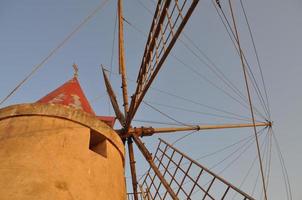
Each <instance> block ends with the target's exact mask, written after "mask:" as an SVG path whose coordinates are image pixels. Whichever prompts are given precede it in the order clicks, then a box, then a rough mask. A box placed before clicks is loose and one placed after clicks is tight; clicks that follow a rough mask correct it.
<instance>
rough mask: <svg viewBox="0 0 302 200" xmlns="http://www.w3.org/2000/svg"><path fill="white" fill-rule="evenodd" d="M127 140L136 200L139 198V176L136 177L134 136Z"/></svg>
mask: <svg viewBox="0 0 302 200" xmlns="http://www.w3.org/2000/svg"><path fill="white" fill-rule="evenodd" d="M127 141H128V153H129V162H130V169H131V179H132V188H133V196H134V200H138V194H137V178H136V169H135V159H134V152H133V141H132V138H128V140H127Z"/></svg>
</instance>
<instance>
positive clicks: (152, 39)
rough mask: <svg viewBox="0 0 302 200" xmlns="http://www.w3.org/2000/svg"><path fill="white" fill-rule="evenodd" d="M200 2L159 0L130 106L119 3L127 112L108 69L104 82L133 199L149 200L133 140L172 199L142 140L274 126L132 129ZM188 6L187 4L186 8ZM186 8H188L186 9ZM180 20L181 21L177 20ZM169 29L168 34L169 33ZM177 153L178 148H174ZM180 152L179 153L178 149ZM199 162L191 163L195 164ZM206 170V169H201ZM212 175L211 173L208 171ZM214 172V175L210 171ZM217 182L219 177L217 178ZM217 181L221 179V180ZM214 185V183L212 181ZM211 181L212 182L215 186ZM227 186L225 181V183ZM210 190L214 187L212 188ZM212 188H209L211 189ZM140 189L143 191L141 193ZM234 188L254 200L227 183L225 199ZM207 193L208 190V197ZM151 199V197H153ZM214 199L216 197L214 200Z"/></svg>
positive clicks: (170, 190)
mask: <svg viewBox="0 0 302 200" xmlns="http://www.w3.org/2000/svg"><path fill="white" fill-rule="evenodd" d="M198 2H199V0H191V1H187V0H185V1H184V2H183V4H182V5H180V4H179V1H178V0H166V1H162V0H158V3H157V6H156V11H155V13H154V18H153V21H152V25H151V28H150V32H149V36H148V40H147V43H146V47H145V52H144V55H143V58H142V63H141V67H140V70H139V74H138V77H137V86H136V90H135V93H134V94H133V95H132V96H131V102H130V106H129V102H128V88H127V77H126V64H125V52H124V33H123V32H124V30H123V21H124V18H123V1H122V0H118V22H119V23H118V27H119V29H118V30H119V34H118V35H119V43H118V44H119V45H118V46H119V73H120V75H121V80H122V92H123V107H124V113H122V112H121V110H120V108H119V105H118V103H117V99H116V96H115V93H114V91H113V89H112V86H111V84H110V81H109V79H108V77H107V75H106V72H105V69H104V68H103V76H104V80H105V85H106V88H107V92H108V96H109V97H110V101H111V104H112V106H113V109H114V111H115V114H116V117H117V119H118V120H119V122H120V124H121V125H122V128H121V129H119V130H116V131H117V132H118V133H119V134H120V136H121V138H122V140H123V141H124V143H126V141H127V145H128V153H129V161H130V170H131V178H132V188H133V193H132V194H133V198H134V200H138V199H139V194H141V195H140V196H141V198H143V199H150V196H149V194H148V191H147V192H145V191H144V189H143V188H142V186H141V185H140V186H139V185H138V181H137V176H136V166H135V156H134V151H133V141H134V143H135V144H136V145H137V147H138V149H139V150H140V151H141V153H142V154H143V156H144V158H145V159H146V161H147V162H148V163H149V165H150V168H151V169H152V170H153V171H154V172H155V175H156V176H157V177H158V178H159V180H160V183H161V184H162V185H163V186H164V187H165V189H166V191H167V193H166V194H169V195H170V197H171V198H172V199H178V196H177V193H175V191H173V189H172V188H171V184H169V183H168V181H167V180H166V179H165V177H164V174H162V173H161V171H160V170H159V168H158V166H157V165H156V164H155V163H154V159H155V157H153V156H152V154H151V153H150V152H149V151H148V149H147V148H146V146H145V145H144V144H143V142H142V141H141V139H140V137H143V136H151V135H153V134H163V133H171V132H182V131H189V130H195V131H200V130H213V129H228V128H246V127H254V128H255V127H258V126H259V127H271V126H272V123H271V122H269V121H266V122H260V123H255V121H254V120H253V123H251V124H217V125H197V126H183V127H164V128H154V127H140V128H136V127H132V126H131V122H132V120H133V118H134V116H135V113H136V111H137V110H138V108H139V106H140V104H141V102H142V101H143V98H144V96H145V95H146V93H147V92H148V90H149V88H150V86H151V84H152V82H153V81H154V79H155V78H156V76H157V74H158V73H159V71H160V69H161V67H162V66H163V64H164V62H165V60H166V58H167V57H168V55H169V53H170V51H171V50H172V48H173V46H174V44H175V43H176V41H177V39H178V37H179V35H180V33H181V32H182V30H183V28H184V27H185V25H186V23H187V22H188V20H189V18H190V17H191V15H192V13H193V11H194V9H195V7H196V6H197V4H198ZM216 3H217V4H218V6H219V8H221V5H220V2H219V1H216ZM186 4H187V5H186ZM171 5H172V6H171ZM171 7H172V10H171ZM184 8H186V9H185V10H184ZM173 12H176V13H177V14H176V17H175V16H174V17H173ZM178 20H180V21H178ZM167 30H168V31H167ZM161 142H163V143H165V144H166V145H167V146H169V147H170V148H174V147H172V146H171V145H169V144H167V143H166V142H164V141H161ZM174 150H175V149H174ZM175 151H178V150H175ZM193 162H194V163H196V162H195V161H192V163H193ZM201 168H202V169H203V170H204V169H205V168H204V167H201ZM208 172H209V170H208ZM210 173H212V172H210ZM214 177H215V178H214V179H213V180H215V179H216V178H217V177H218V176H217V175H214ZM218 179H220V180H221V178H220V177H218ZM213 182H214V181H213ZM213 182H212V183H213ZM224 183H226V182H224ZM210 187H211V186H210ZM210 187H209V188H208V189H210ZM138 188H140V192H139V191H138ZM230 188H232V189H234V188H235V190H236V191H237V192H239V193H240V194H244V195H243V196H244V199H253V198H252V197H250V196H248V195H247V194H245V193H244V192H242V191H240V190H239V189H237V188H236V187H234V186H232V185H230V184H228V188H227V190H226V191H225V193H224V195H223V198H224V197H225V196H226V194H227V193H228V190H229V189H230ZM206 196H209V195H208V191H205V196H204V198H203V199H205V198H206ZM151 199H152V197H151ZM212 199H213V198H212Z"/></svg>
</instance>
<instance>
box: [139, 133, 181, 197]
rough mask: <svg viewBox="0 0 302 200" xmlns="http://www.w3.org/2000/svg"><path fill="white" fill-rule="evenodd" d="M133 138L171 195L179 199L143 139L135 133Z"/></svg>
mask: <svg viewBox="0 0 302 200" xmlns="http://www.w3.org/2000/svg"><path fill="white" fill-rule="evenodd" d="M133 140H134V142H135V143H136V145H137V146H138V148H139V150H140V151H141V152H142V154H143V156H144V157H145V159H146V160H147V161H148V163H149V164H150V167H151V168H152V169H153V171H154V173H155V174H156V176H157V177H158V178H159V180H160V181H161V183H162V184H163V185H164V187H165V188H166V190H167V192H168V193H169V194H170V195H171V197H172V198H173V199H174V200H178V197H177V196H176V194H175V192H174V191H173V190H172V188H171V187H170V185H169V184H168V182H167V181H166V179H165V178H164V176H163V175H162V173H161V172H160V171H159V169H158V168H157V166H156V165H155V164H154V162H153V159H152V155H151V153H150V152H149V151H148V149H147V148H146V147H145V145H144V144H143V142H142V141H141V139H140V138H139V137H137V136H136V135H133Z"/></svg>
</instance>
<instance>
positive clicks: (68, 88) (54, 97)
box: [37, 77, 115, 127]
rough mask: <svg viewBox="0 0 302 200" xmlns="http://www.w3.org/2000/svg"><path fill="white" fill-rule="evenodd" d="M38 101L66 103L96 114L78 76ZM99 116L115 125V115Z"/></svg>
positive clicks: (109, 123)
mask: <svg viewBox="0 0 302 200" xmlns="http://www.w3.org/2000/svg"><path fill="white" fill-rule="evenodd" d="M37 103H52V104H60V105H66V106H70V107H73V108H75V109H80V110H83V111H85V112H87V113H90V114H92V115H94V116H95V112H94V111H93V109H92V107H91V106H90V104H89V102H88V100H87V98H86V96H85V94H84V92H83V90H82V88H81V86H80V83H79V81H78V79H77V78H76V77H74V78H72V79H71V80H69V81H67V82H66V83H64V84H63V85H61V86H60V87H58V88H57V89H55V90H53V91H52V92H50V93H49V94H47V95H46V96H44V97H43V98H41V99H40V100H38V101H37ZM98 118H99V119H100V120H101V121H103V122H105V123H106V124H108V125H109V126H111V127H113V125H114V122H115V117H109V116H100V117H98Z"/></svg>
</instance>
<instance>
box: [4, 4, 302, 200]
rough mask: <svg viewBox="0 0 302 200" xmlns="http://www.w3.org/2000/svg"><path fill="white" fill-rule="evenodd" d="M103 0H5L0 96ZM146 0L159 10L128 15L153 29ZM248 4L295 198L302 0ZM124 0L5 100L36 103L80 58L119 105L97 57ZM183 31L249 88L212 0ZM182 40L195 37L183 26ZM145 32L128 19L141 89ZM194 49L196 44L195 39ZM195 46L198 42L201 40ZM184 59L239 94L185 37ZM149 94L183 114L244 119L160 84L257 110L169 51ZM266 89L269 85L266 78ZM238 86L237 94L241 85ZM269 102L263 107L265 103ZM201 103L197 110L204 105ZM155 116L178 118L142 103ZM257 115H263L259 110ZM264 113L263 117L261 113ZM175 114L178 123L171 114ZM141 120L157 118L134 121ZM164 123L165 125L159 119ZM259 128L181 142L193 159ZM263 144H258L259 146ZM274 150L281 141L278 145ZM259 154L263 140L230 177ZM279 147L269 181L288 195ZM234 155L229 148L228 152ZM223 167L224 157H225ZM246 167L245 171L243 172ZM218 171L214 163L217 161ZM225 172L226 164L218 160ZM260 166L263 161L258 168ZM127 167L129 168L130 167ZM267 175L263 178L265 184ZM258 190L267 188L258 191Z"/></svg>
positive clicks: (87, 84)
mask: <svg viewBox="0 0 302 200" xmlns="http://www.w3.org/2000/svg"><path fill="white" fill-rule="evenodd" d="M100 2H101V1H97V0H90V1H80V0H73V1H72V0H62V1H48V0H44V1H38V0H28V1H9V0H0V27H1V29H0V44H1V45H0V66H1V67H0V78H1V84H0V98H4V97H5V96H6V95H7V94H8V93H9V92H10V91H11V90H12V89H13V88H14V87H15V86H16V85H17V83H18V82H19V81H20V80H22V79H23V78H24V77H25V76H26V75H27V74H28V73H29V72H30V71H31V69H32V68H33V66H35V65H36V64H38V63H39V62H41V60H42V59H43V58H44V57H45V56H46V55H47V54H48V53H49V52H50V51H51V49H53V48H55V47H56V45H57V44H59V43H60V42H61V41H62V40H63V39H64V37H66V35H67V34H69V33H70V32H71V31H72V30H73V29H74V28H75V27H76V26H77V25H78V24H79V23H80V22H81V21H82V20H83V18H85V17H86V16H87V15H88V14H89V13H90V12H91V11H92V10H93V9H94V8H95V7H96V6H98V5H99V4H100ZM140 2H143V4H144V5H145V6H146V7H148V8H149V10H151V11H153V10H154V3H153V2H152V1H150V0H141V1H139V0H125V2H124V3H125V7H124V12H125V18H126V19H127V20H128V21H129V22H130V23H131V24H132V25H133V26H135V27H137V28H139V29H140V30H141V31H143V32H145V33H148V31H149V26H150V23H151V17H152V16H151V15H150V13H148V11H147V10H146V9H144V8H143V7H142V6H141V4H140ZM221 2H222V4H223V6H224V9H227V5H226V4H225V3H224V2H226V1H221ZM233 2H234V4H235V7H236V9H235V10H236V12H237V20H238V26H239V31H240V34H241V38H242V44H243V46H244V49H245V50H246V55H247V58H248V60H249V62H250V64H251V66H252V69H253V70H254V73H255V77H256V79H257V81H258V83H259V84H261V79H260V74H259V71H258V69H257V66H256V64H257V63H256V59H255V56H254V54H253V52H252V43H251V42H250V39H249V37H248V36H249V35H248V32H247V28H246V25H245V23H244V20H243V15H242V13H241V12H240V10H239V4H238V2H239V1H238V0H234V1H233ZM243 2H244V3H245V7H246V9H247V13H248V17H249V21H250V24H251V27H252V31H253V35H254V39H255V42H256V46H257V49H258V53H259V57H260V61H261V64H262V70H263V73H264V77H265V82H266V85H267V89H268V96H269V103H270V107H271V113H272V121H273V122H274V125H273V126H274V130H275V134H276V136H277V137H278V139H279V143H280V145H281V149H282V152H283V155H284V157H285V161H286V164H287V169H288V171H289V176H290V180H291V184H292V189H293V199H301V198H302V192H301V190H299V185H301V179H302V175H301V173H300V169H301V167H302V163H301V155H300V154H301V145H300V143H301V141H302V136H301V134H300V131H299V130H300V127H299V125H300V123H301V117H300V114H301V112H302V105H301V102H302V94H301V92H300V86H301V75H302V67H301V52H302V40H301V39H300V37H301V35H302V16H301V8H302V2H301V1H299V0H288V1H282V0H275V1H273V0H267V1H260V0H254V1H243ZM115 10H116V3H115V1H109V2H108V3H107V4H106V6H105V7H104V9H102V10H101V11H100V12H98V13H97V15H96V16H95V17H94V18H93V19H91V20H90V21H89V23H87V24H86V25H85V26H84V27H83V28H82V29H81V30H80V31H79V32H78V33H77V34H76V35H74V37H72V38H71V39H70V40H69V41H68V42H67V44H66V45H64V46H63V47H62V48H61V49H60V50H59V51H57V53H56V54H55V55H53V56H52V57H51V59H49V61H48V62H47V63H45V64H44V65H43V67H41V69H40V70H38V71H37V73H35V74H34V76H33V77H32V78H31V79H30V80H29V81H27V82H26V83H25V84H24V85H23V86H22V87H21V88H20V89H19V90H18V91H17V92H16V94H15V95H14V96H12V97H11V98H10V99H9V100H8V101H6V102H5V104H3V105H1V107H4V106H7V105H11V104H17V103H30V102H35V101H36V100H38V99H39V98H40V97H42V96H44V95H45V94H46V93H48V92H49V91H51V90H53V89H55V88H56V87H57V86H59V85H60V84H62V83H63V82H65V81H66V80H68V79H69V78H71V77H72V74H73V70H72V64H73V63H74V62H75V63H77V64H78V65H79V68H80V72H79V73H80V75H79V80H80V82H81V84H82V87H83V89H84V90H85V93H86V95H87V97H88V99H89V100H90V101H91V104H92V105H93V107H94V109H95V111H96V112H97V113H98V114H99V115H108V114H112V110H110V109H109V107H108V98H107V96H106V92H105V88H104V84H103V79H102V75H101V71H100V68H99V66H100V65H101V64H104V65H106V66H108V67H107V68H108V69H110V68H111V67H110V65H111V57H112V44H113V33H114V21H115V16H116V13H115ZM184 33H185V34H186V35H188V36H189V37H190V38H191V39H192V40H193V41H194V43H195V44H196V45H197V46H198V47H200V48H201V49H202V50H203V51H204V52H205V53H206V54H207V55H208V56H209V57H210V58H211V59H212V60H213V61H215V63H216V65H217V66H218V67H219V69H220V70H221V71H222V72H223V73H224V74H225V75H226V76H227V77H228V78H229V79H230V80H231V81H232V82H233V83H234V84H235V85H236V86H237V87H238V89H239V90H240V91H241V92H242V93H243V94H246V93H245V88H244V82H243V76H242V69H241V66H240V62H239V61H240V60H239V59H238V56H237V55H236V52H235V51H234V48H233V47H232V44H231V42H230V40H229V39H228V36H227V35H226V32H225V30H224V27H223V26H222V24H221V22H220V21H219V19H218V17H217V14H216V12H215V10H214V9H213V6H212V5H211V3H210V0H202V1H200V3H199V5H198V7H197V8H196V10H195V13H194V14H193V16H192V18H191V20H190V21H189V23H188V24H187V26H186V28H185V31H184ZM180 39H181V40H182V41H185V42H186V43H188V41H187V40H186V38H185V37H184V36H183V35H181V37H180ZM145 42H146V36H145V35H144V34H141V33H139V32H137V31H136V30H135V29H133V27H132V26H129V25H127V24H125V48H126V60H127V63H126V64H127V70H128V77H129V79H130V80H129V91H130V92H129V93H130V94H132V93H133V92H134V88H135V83H134V82H133V81H131V80H135V78H136V76H137V73H138V69H139V66H140V62H141V57H142V54H143V50H144V44H145ZM191 48H193V49H194V47H192V44H191ZM195 50H196V49H195ZM171 53H172V54H173V55H174V56H176V57H177V58H179V59H181V60H183V61H184V62H185V63H187V64H188V65H189V66H190V67H191V69H192V68H193V69H195V70H196V71H198V72H199V73H200V74H202V75H204V76H206V77H207V78H208V79H209V80H211V81H212V82H214V83H215V84H217V85H219V87H221V88H223V89H224V90H226V91H228V92H230V93H232V91H231V90H230V89H228V87H227V86H226V85H225V84H224V83H223V82H221V80H219V79H218V78H217V77H216V76H215V74H213V73H212V72H211V70H209V68H207V67H206V66H204V65H203V64H202V63H201V62H200V60H199V58H198V57H196V56H194V55H193V54H192V53H190V51H188V49H186V48H185V46H184V45H183V43H181V42H178V43H177V44H176V45H175V48H174V49H173V51H172V52H171ZM112 64H113V67H112V71H113V72H114V73H116V72H117V46H116V42H115V45H114V54H113V63H112ZM111 81H112V84H113V86H114V88H115V90H116V91H117V93H118V96H119V99H120V100H121V98H120V97H121V90H120V79H119V77H118V76H116V75H115V74H112V76H111ZM153 87H154V88H155V89H152V90H150V91H149V93H148V95H147V96H146V98H145V100H146V101H148V102H150V103H152V105H153V106H155V107H156V108H159V109H161V111H163V112H165V113H166V114H169V115H170V116H173V118H175V119H177V120H178V121H181V122H184V123H201V124H213V123H214V124H215V123H218V124H219V123H220V124H221V123H232V122H234V123H239V122H240V121H238V120H237V121H236V120H235V121H234V120H233V121H232V120H230V119H222V118H217V117H211V116H208V115H202V114H201V113H209V112H210V113H212V114H213V113H214V114H221V113H219V112H217V111H213V110H211V109H208V108H205V107H202V106H200V105H197V104H194V103H192V102H191V103H190V102H188V101H184V100H183V99H181V98H176V97H172V96H171V95H170V96H169V95H167V94H164V93H162V92H159V91H158V90H157V89H156V88H160V89H161V90H164V91H167V92H169V93H173V94H174V95H177V96H180V97H184V98H187V99H190V100H194V101H196V102H198V103H201V104H206V105H209V106H212V107H215V108H219V109H224V110H227V111H230V112H232V113H236V114H240V115H244V116H247V117H249V116H250V114H249V111H248V110H247V109H245V108H244V107H242V106H241V105H239V104H238V103H237V102H235V101H233V99H231V98H229V97H228V96H226V95H225V94H224V93H222V92H221V91H219V90H217V89H215V88H214V87H213V85H210V84H209V83H208V82H207V81H205V80H204V79H203V78H202V77H201V76H200V75H198V74H196V73H192V70H190V69H189V68H188V67H186V66H184V65H181V64H180V63H179V62H177V61H176V60H175V58H174V57H173V56H170V57H169V58H168V59H167V62H166V63H165V65H164V66H163V69H162V70H161V72H160V75H159V77H158V79H157V80H156V81H155V82H154V84H153ZM262 88H263V87H262ZM233 95H234V94H233ZM252 96H253V101H254V103H255V105H256V106H257V107H259V109H260V110H261V107H260V104H259V101H258V99H257V96H256V94H255V91H254V90H253V91H252ZM163 105H168V106H174V107H177V108H185V109H187V110H193V111H195V113H194V112H186V111H183V110H182V111H180V110H179V109H178V110H177V109H175V108H172V107H168V106H163ZM262 110H263V109H262ZM197 112H199V114H198V113H197ZM142 119H144V120H149V121H161V122H170V123H171V121H169V119H167V118H165V117H164V116H162V115H161V114H159V113H157V112H156V111H154V110H152V109H150V108H149V107H148V106H146V105H144V104H142V106H141V108H140V109H139V111H138V113H137V116H136V120H142ZM257 119H258V118H257ZM260 119H261V118H259V120H260ZM173 123H175V122H173ZM134 125H139V126H141V125H145V126H146V125H150V123H142V122H138V121H135V122H134ZM152 125H154V126H162V125H160V124H152ZM252 133H253V132H252V129H244V130H227V131H211V132H204V133H203V134H194V135H192V136H190V137H187V138H186V139H184V140H182V141H181V142H179V143H177V144H176V146H177V147H178V148H180V149H181V150H182V151H184V152H186V153H187V154H188V155H190V156H191V157H193V158H198V157H199V156H201V155H203V154H205V153H208V152H213V151H215V150H217V149H219V148H221V147H223V146H226V145H228V144H231V143H232V142H235V141H238V140H240V138H244V137H246V136H248V135H250V134H252ZM180 136H181V134H177V135H165V136H162V137H163V138H164V139H166V140H167V141H169V142H173V141H174V140H175V139H176V138H178V137H180ZM144 141H145V142H146V145H147V146H148V147H149V149H150V150H151V151H154V150H155V147H156V144H157V138H156V137H155V136H154V137H152V138H144ZM253 147H255V145H253ZM273 149H274V148H273ZM135 150H136V152H137V155H138V156H137V161H138V162H137V168H138V174H142V173H143V172H144V171H145V170H146V163H145V162H144V161H143V159H142V157H141V156H139V154H140V153H139V151H138V149H135ZM252 153H253V155H254V154H255V148H251V149H250V150H249V151H248V152H246V153H245V155H243V156H242V157H241V158H240V159H239V160H238V161H237V162H236V163H235V164H234V166H233V167H231V168H230V169H228V170H227V171H226V172H225V173H223V174H222V176H224V177H226V178H229V179H230V180H231V182H233V183H235V184H237V185H239V183H240V180H241V179H242V177H243V175H244V173H245V171H246V169H247V168H248V167H249V164H250V160H251V159H250V156H247V155H251V154H252ZM276 153H277V152H276V151H274V150H273V156H272V173H271V174H272V175H271V176H272V181H271V184H270V187H269V196H270V199H274V200H275V199H276V200H279V199H280V200H283V199H286V198H285V197H286V196H285V190H284V186H283V185H282V184H283V181H282V176H281V168H280V164H279V162H278V157H277V154H276ZM225 155H227V153H225V154H224V155H219V156H221V157H220V158H217V159H218V160H219V159H222V158H223V156H225ZM216 161H217V160H215V159H214V158H213V159H210V160H204V161H200V162H201V163H204V164H205V165H206V166H207V165H211V164H213V163H215V162H216ZM222 167H223V166H222ZM238 170H239V172H240V173H238ZM214 171H215V169H214ZM217 171H219V169H217ZM256 171H257V166H256V165H255V172H256ZM126 176H129V173H128V166H127V173H126ZM249 181H250V183H247V184H246V186H245V187H243V189H244V190H246V192H249V190H250V189H249V188H250V187H251V185H252V184H253V182H254V181H255V180H253V177H252V175H251V177H250V180H249ZM259 184H260V183H258V186H259ZM258 192H259V191H258Z"/></svg>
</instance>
